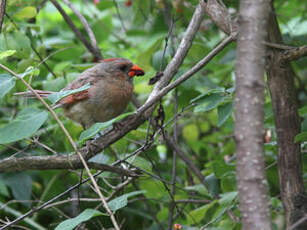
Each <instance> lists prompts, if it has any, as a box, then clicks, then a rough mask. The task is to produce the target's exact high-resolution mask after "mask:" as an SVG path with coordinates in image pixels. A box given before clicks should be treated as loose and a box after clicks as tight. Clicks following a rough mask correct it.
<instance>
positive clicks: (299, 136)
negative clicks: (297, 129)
mask: <svg viewBox="0 0 307 230" xmlns="http://www.w3.org/2000/svg"><path fill="white" fill-rule="evenodd" d="M304 141H307V132H302V133H300V134H297V135H296V137H295V139H294V142H295V143H297V142H304Z"/></svg>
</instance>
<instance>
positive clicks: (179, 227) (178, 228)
mask: <svg viewBox="0 0 307 230" xmlns="http://www.w3.org/2000/svg"><path fill="white" fill-rule="evenodd" d="M181 229H182V226H181V225H180V224H174V230H181Z"/></svg>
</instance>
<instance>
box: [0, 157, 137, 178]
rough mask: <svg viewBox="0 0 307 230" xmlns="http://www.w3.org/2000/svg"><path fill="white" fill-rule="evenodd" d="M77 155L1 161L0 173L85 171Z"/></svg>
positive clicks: (111, 168) (112, 168) (128, 173)
mask: <svg viewBox="0 0 307 230" xmlns="http://www.w3.org/2000/svg"><path fill="white" fill-rule="evenodd" d="M88 166H89V167H90V168H91V169H97V170H103V171H109V172H114V173H117V174H120V175H124V176H129V177H135V176H137V174H136V173H134V172H133V171H130V170H126V169H123V168H119V167H115V166H110V165H107V164H98V163H91V162H88ZM83 168H84V166H83V165H82V163H81V161H80V159H79V157H78V156H77V155H68V156H65V155H62V156H31V157H20V158H15V157H10V158H6V159H4V160H1V161H0V173H1V172H10V171H25V170H35V169H38V170H51V169H83Z"/></svg>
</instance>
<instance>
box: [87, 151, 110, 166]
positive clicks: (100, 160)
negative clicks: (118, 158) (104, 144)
mask: <svg viewBox="0 0 307 230" xmlns="http://www.w3.org/2000/svg"><path fill="white" fill-rule="evenodd" d="M109 160H110V157H109V156H108V155H106V154H103V153H99V154H97V155H95V156H93V157H92V158H91V159H89V162H94V163H97V164H107V163H108V162H109Z"/></svg>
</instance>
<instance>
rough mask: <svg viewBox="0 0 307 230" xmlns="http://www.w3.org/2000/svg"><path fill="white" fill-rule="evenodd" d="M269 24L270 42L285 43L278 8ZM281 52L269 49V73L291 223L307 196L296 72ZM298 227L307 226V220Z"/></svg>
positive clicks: (281, 177)
mask: <svg viewBox="0 0 307 230" xmlns="http://www.w3.org/2000/svg"><path fill="white" fill-rule="evenodd" d="M272 8H273V6H272ZM268 28H269V30H268V32H269V42H272V43H278V44H280V43H282V37H281V33H280V30H279V27H278V23H277V20H276V17H275V14H274V12H272V13H271V15H270V18H269V24H268ZM281 54H282V53H281V52H280V51H279V50H278V51H277V50H272V51H271V52H270V53H269V63H268V70H267V74H268V85H269V88H270V93H271V97H272V104H273V110H274V118H275V127H276V133H277V146H278V173H279V183H280V191H281V198H282V202H283V206H284V210H285V214H286V223H287V226H288V227H289V226H290V225H292V224H294V223H295V222H297V221H298V220H299V219H300V218H302V217H303V215H304V214H305V212H306V210H307V199H306V196H305V193H304V184H303V178H302V164H301V160H302V159H301V149H300V144H299V143H297V144H295V143H294V138H295V136H296V135H297V134H299V133H300V131H301V122H300V117H299V115H298V101H297V95H296V90H295V85H294V72H293V70H292V67H291V65H290V63H284V62H283V60H282V59H281ZM296 229H300V230H303V229H307V222H305V223H303V224H301V225H300V226H299V227H298V228H296Z"/></svg>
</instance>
